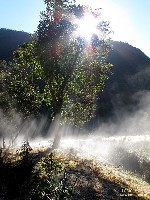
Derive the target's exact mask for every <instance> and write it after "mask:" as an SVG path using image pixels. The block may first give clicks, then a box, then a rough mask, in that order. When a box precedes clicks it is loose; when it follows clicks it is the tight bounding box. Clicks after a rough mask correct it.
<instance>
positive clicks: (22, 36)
mask: <svg viewBox="0 0 150 200" xmlns="http://www.w3.org/2000/svg"><path fill="white" fill-rule="evenodd" d="M30 41H31V38H30V36H29V34H28V33H25V32H22V31H14V30H9V29H0V60H6V61H10V60H11V59H12V56H13V52H14V51H15V50H16V49H17V47H18V45H20V44H23V43H24V42H30Z"/></svg>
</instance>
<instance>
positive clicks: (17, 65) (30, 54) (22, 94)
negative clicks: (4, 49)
mask: <svg viewBox="0 0 150 200" xmlns="http://www.w3.org/2000/svg"><path fill="white" fill-rule="evenodd" d="M41 74H42V68H41V66H40V64H39V62H38V59H37V56H36V54H35V52H34V43H25V44H23V45H21V47H20V48H18V50H17V51H16V52H15V53H14V59H13V62H12V63H11V71H10V72H9V92H10V94H11V95H12V97H13V98H14V99H15V100H16V101H17V105H18V110H19V111H21V112H22V113H23V114H24V116H25V117H27V116H29V115H31V114H35V113H37V112H38V109H39V108H40V105H41V94H40V89H41V88H40V79H41V78H40V77H41Z"/></svg>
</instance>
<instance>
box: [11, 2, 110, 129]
mask: <svg viewBox="0 0 150 200" xmlns="http://www.w3.org/2000/svg"><path fill="white" fill-rule="evenodd" d="M44 2H45V4H46V11H45V12H42V14H41V21H40V22H39V26H38V29H37V32H36V35H35V36H34V41H33V42H31V43H26V44H23V45H21V46H20V48H18V50H17V51H16V52H15V53H14V59H13V62H12V64H11V65H12V66H11V67H12V69H11V71H10V73H9V74H10V76H9V77H10V79H9V81H10V82H9V85H10V87H9V89H10V93H11V95H12V96H13V98H14V99H16V100H17V102H18V106H19V109H20V110H21V111H22V112H23V113H24V114H25V115H27V116H28V115H30V114H32V113H35V112H37V111H38V110H39V109H40V107H41V106H42V104H46V105H47V106H48V107H49V108H50V115H51V119H53V118H55V116H56V115H57V114H60V115H61V117H62V121H67V122H69V123H71V124H72V125H74V126H80V127H82V126H83V125H84V123H85V122H87V121H89V120H90V119H91V118H92V117H93V116H94V113H95V109H96V103H95V101H96V94H97V93H98V92H100V91H102V90H103V87H104V83H105V81H106V79H107V78H108V75H109V72H110V68H111V66H112V65H111V64H110V63H107V62H106V58H107V54H108V52H109V50H110V45H109V38H108V35H109V33H110V27H109V23H108V22H104V21H102V19H101V18H100V14H101V13H100V11H98V10H97V11H96V10H94V11H93V10H92V9H90V8H87V7H85V6H81V5H78V6H77V5H75V4H74V2H73V3H72V2H71V1H69V0H59V1H57V2H56V1H53V0H45V1H44ZM85 12H89V13H90V14H92V15H94V16H96V17H97V18H99V19H100V21H99V23H98V26H97V29H98V31H100V33H101V34H100V35H101V37H98V36H97V35H96V34H93V36H92V37H91V40H90V41H88V42H87V41H86V39H85V38H84V36H83V35H80V36H74V35H73V33H74V32H75V31H76V29H77V25H76V24H75V21H74V19H79V20H80V19H82V17H83V16H84V15H85Z"/></svg>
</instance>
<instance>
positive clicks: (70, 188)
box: [0, 143, 150, 200]
mask: <svg viewBox="0 0 150 200" xmlns="http://www.w3.org/2000/svg"><path fill="white" fill-rule="evenodd" d="M48 152H50V149H48V151H47V150H46V149H45V150H44V149H43V150H42V149H38V150H35V149H32V148H31V147H30V145H29V143H24V144H23V145H22V147H21V148H20V149H19V150H17V151H16V152H15V150H14V149H2V148H1V152H0V153H1V154H0V173H1V179H0V198H1V199H3V200H9V199H11V200H13V199H26V200H34V199H36V200H41V199H60V200H63V199H68V200H69V199H72V200H76V199H81V200H84V199H89V200H90V199H93V200H98V199H114V200H115V199H120V198H123V199H124V198H125V199H141V200H142V199H143V200H147V199H149V198H150V193H149V191H150V185H149V184H148V183H146V182H144V181H143V180H142V179H140V178H138V177H136V176H135V175H134V174H133V173H129V172H125V171H123V170H122V169H121V168H117V167H114V166H112V165H111V164H108V163H103V162H101V161H99V160H93V159H87V158H84V157H82V156H81V157H80V156H77V155H76V153H75V152H74V153H73V152H72V151H70V153H69V152H68V151H67V152H65V151H64V152H62V151H53V152H50V153H48ZM116 156H117V155H116ZM132 158H133V157H132ZM126 161H127V160H126ZM139 162H140V160H139ZM148 165H149V164H148V163H147V166H148ZM147 166H146V165H145V164H144V165H143V169H146V167H147ZM143 172H144V171H143ZM145 172H146V171H145Z"/></svg>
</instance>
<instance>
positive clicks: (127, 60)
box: [97, 41, 150, 120]
mask: <svg viewBox="0 0 150 200" xmlns="http://www.w3.org/2000/svg"><path fill="white" fill-rule="evenodd" d="M112 45H113V49H112V51H111V52H110V54H109V56H108V61H109V62H110V63H112V64H113V65H114V67H113V69H112V73H113V74H112V75H111V76H110V77H109V79H108V81H107V82H106V85H105V88H104V91H103V93H101V94H99V100H98V109H97V118H98V117H99V118H101V119H102V118H103V120H104V119H108V118H110V117H112V116H113V117H116V116H115V114H116V112H118V111H120V112H121V111H126V112H131V111H135V110H136V109H137V106H138V104H139V102H140V99H141V97H142V96H141V94H142V93H143V92H145V91H150V58H148V57H147V56H146V55H145V54H144V53H143V52H142V51H141V50H140V49H137V48H135V47H133V46H131V45H129V44H127V43H123V42H116V41H115V42H112Z"/></svg>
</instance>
